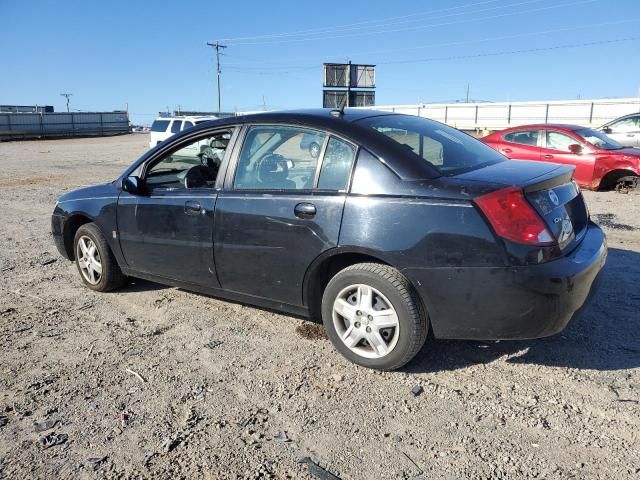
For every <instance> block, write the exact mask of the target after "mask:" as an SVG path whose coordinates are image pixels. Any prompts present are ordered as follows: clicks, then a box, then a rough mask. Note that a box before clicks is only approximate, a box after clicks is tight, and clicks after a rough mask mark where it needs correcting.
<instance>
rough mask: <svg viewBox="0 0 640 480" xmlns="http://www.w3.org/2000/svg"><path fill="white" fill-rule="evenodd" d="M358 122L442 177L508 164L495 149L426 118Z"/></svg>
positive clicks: (378, 118)
mask: <svg viewBox="0 0 640 480" xmlns="http://www.w3.org/2000/svg"><path fill="white" fill-rule="evenodd" d="M357 122H358V123H364V124H366V125H368V126H370V127H371V128H373V129H374V130H377V131H378V132H380V133H382V134H384V135H386V136H387V137H389V138H390V139H392V140H394V141H396V142H398V143H399V144H401V145H403V146H404V147H405V148H406V150H407V152H408V153H410V154H411V153H413V154H414V155H415V157H414V158H417V159H420V160H422V161H426V162H428V163H430V164H431V165H432V166H433V167H435V168H436V169H437V170H438V171H439V172H440V173H442V174H443V175H455V174H457V173H460V172H463V171H468V170H474V169H476V168H481V167H484V166H486V165H491V164H493V163H498V162H503V161H505V159H504V157H503V156H502V155H500V154H499V153H498V152H496V151H495V150H494V149H492V148H491V147H489V146H487V145H485V144H484V143H482V142H480V141H479V140H476V139H475V138H472V137H471V136H470V135H467V134H465V133H462V132H461V131H459V130H456V129H455V128H451V127H448V126H446V125H443V124H441V123H438V122H435V121H433V120H429V119H427V118H422V117H415V116H412V115H379V116H375V117H368V118H363V119H361V120H357Z"/></svg>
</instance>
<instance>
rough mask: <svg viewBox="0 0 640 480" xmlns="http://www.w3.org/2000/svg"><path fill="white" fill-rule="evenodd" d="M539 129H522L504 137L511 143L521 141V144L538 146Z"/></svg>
mask: <svg viewBox="0 0 640 480" xmlns="http://www.w3.org/2000/svg"><path fill="white" fill-rule="evenodd" d="M539 133H540V131H539V130H521V131H518V132H510V133H507V134H506V135H505V136H504V137H502V138H504V139H505V141H507V142H511V143H519V144H521V145H530V146H532V147H536V146H537V145H538V135H539Z"/></svg>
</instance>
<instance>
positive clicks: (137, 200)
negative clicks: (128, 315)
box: [117, 129, 233, 287]
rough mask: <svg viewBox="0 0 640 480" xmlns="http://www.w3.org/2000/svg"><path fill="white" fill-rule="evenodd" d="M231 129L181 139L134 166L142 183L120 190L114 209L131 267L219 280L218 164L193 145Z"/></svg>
mask: <svg viewBox="0 0 640 480" xmlns="http://www.w3.org/2000/svg"><path fill="white" fill-rule="evenodd" d="M232 132H233V129H223V130H219V131H214V132H210V133H207V134H205V135H200V136H197V137H195V138H191V139H189V140H179V141H178V142H176V144H175V145H174V146H168V148H167V149H164V150H163V151H162V152H159V153H158V154H157V155H156V156H155V157H153V158H151V159H150V160H149V161H148V162H146V163H145V164H144V165H143V166H142V167H141V168H140V171H139V172H136V173H139V175H140V178H141V182H140V183H141V189H140V191H139V192H136V193H128V192H124V191H123V192H122V193H121V194H120V196H119V199H118V212H117V222H118V232H117V233H118V236H119V239H120V247H121V250H122V253H123V256H124V258H125V261H126V263H127V266H128V267H129V268H131V269H132V270H135V271H137V272H142V273H148V274H151V275H157V276H161V277H165V278H169V279H173V280H178V281H182V282H187V283H191V284H196V285H203V286H206V287H218V286H219V282H218V280H217V277H216V272H215V263H214V259H213V217H214V210H215V205H216V199H217V196H218V189H217V185H216V180H217V172H218V170H219V169H218V166H217V165H206V164H205V165H203V164H202V161H201V158H200V157H199V156H197V155H194V154H193V148H192V145H193V143H197V142H200V141H202V139H203V138H204V139H205V140H206V141H212V140H213V139H216V138H226V139H227V142H228V139H229V137H230V136H231V135H232ZM205 163H206V162H205ZM220 181H221V179H220ZM220 186H221V184H220Z"/></svg>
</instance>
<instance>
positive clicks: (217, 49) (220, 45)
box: [207, 40, 227, 113]
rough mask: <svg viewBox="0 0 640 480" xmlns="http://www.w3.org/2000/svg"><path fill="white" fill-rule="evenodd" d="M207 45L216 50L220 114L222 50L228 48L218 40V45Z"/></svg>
mask: <svg viewBox="0 0 640 480" xmlns="http://www.w3.org/2000/svg"><path fill="white" fill-rule="evenodd" d="M207 45H209V46H210V47H213V48H215V49H216V72H217V75H218V113H220V50H223V49H225V48H227V46H226V45H222V44H220V42H218V41H217V40H216V43H209V42H207Z"/></svg>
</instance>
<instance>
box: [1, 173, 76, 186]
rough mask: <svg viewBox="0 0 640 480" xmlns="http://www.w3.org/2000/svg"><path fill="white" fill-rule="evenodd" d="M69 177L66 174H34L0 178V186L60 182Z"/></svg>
mask: <svg viewBox="0 0 640 480" xmlns="http://www.w3.org/2000/svg"><path fill="white" fill-rule="evenodd" d="M66 178H67V177H65V176H64V175H46V176H45V175H34V176H31V177H14V178H0V187H24V186H25V185H27V186H34V185H43V184H47V183H54V184H60V183H61V182H62V181H63V180H65V179H66Z"/></svg>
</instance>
